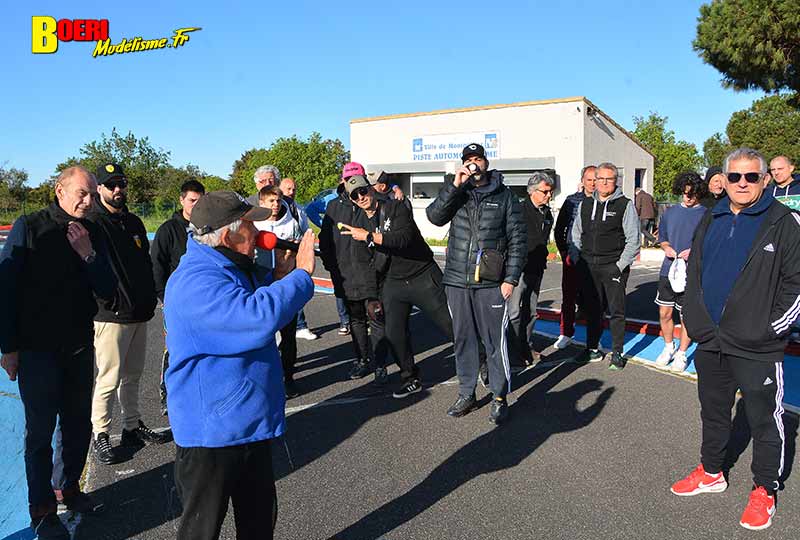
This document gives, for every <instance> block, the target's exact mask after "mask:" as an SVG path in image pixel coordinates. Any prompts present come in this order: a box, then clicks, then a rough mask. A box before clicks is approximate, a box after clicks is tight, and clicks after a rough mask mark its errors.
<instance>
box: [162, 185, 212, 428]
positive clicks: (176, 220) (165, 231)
mask: <svg viewBox="0 0 800 540" xmlns="http://www.w3.org/2000/svg"><path fill="white" fill-rule="evenodd" d="M205 192H206V188H205V187H204V186H203V184H201V183H200V182H198V181H197V180H187V181H186V182H184V183H183V185H181V196H180V203H181V209H180V211H178V212H175V213H174V214H172V217H171V218H170V219H168V220H167V221H165V222H164V223H162V224H161V226H160V227H159V228H158V230H157V231H156V235H155V238H153V244H152V245H151V246H150V258H151V259H152V261H153V281H155V284H156V296H158V299H159V300H161V303H162V304H163V303H164V290H165V289H166V288H167V280H168V279H169V276H171V275H172V272H174V271H175V269H176V268H177V267H178V263H179V262H180V261H181V257H183V254H184V253H186V241H187V240H188V239H189V220H190V219H191V217H192V208H194V205H195V204H197V201H199V200H200V197H202V196H203V195H204V194H205ZM164 333H165V334H166V328H165V329H164ZM168 367H169V351H168V350H167V349H166V347H164V355H163V356H162V357H161V382H160V384H159V388H158V391H159V394H160V395H161V414H163V415H166V414H167V385H166V384H164V374H165V373H166V372H167V368H168Z"/></svg>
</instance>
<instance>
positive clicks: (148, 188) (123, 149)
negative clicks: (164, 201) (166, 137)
mask: <svg viewBox="0 0 800 540" xmlns="http://www.w3.org/2000/svg"><path fill="white" fill-rule="evenodd" d="M169 157H170V153H169V152H167V151H165V150H163V149H161V148H154V147H153V146H152V145H151V144H150V140H149V139H148V138H147V137H142V138H141V139H139V138H137V137H136V136H135V135H134V134H133V133H131V132H128V134H127V135H124V136H123V135H120V134H119V133H117V129H116V128H113V129H112V130H111V135H110V136H108V137H107V136H106V135H105V133H102V134H101V135H100V140H99V141H92V142H90V143H87V144H85V145H83V146H82V147H81V149H80V157H71V158H69V159H68V160H66V161H65V162H64V163H60V164H59V165H58V166H57V167H56V170H57V171H59V172H60V171H63V170H64V169H66V168H67V167H69V166H71V165H83V166H84V167H86V168H87V169H89V170H90V171H93V172H94V171H95V169H97V167H98V166H99V165H101V164H102V163H103V162H106V161H113V162H115V163H118V164H120V165H122V168H123V169H124V170H125V176H127V177H128V182H129V184H128V199H129V200H130V202H132V203H149V202H152V201H153V200H154V199H155V198H156V197H157V195H158V193H159V185H160V182H161V177H162V175H163V174H164V173H165V171H166V170H167V167H169Z"/></svg>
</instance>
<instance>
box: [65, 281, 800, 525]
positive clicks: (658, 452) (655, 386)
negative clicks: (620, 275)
mask: <svg viewBox="0 0 800 540" xmlns="http://www.w3.org/2000/svg"><path fill="white" fill-rule="evenodd" d="M559 272H560V268H559V267H558V266H557V265H552V267H551V270H549V271H548V275H547V277H546V279H545V285H544V286H543V289H544V290H545V291H546V292H545V295H548V294H549V293H550V292H552V293H557V291H547V289H548V288H552V287H555V286H557V283H558V282H559V281H558V273H559ZM637 272H642V273H646V272H647V270H643V271H637ZM649 279H650V280H652V275H651V276H650V278H649ZM647 281H648V276H647V275H642V276H638V277H634V278H632V279H631V283H630V285H629V291H632V294H635V293H636V291H638V290H640V289H646V288H648V287H651V286H652V285H648V284H647V283H646V282H647ZM550 284H553V285H550ZM557 296H558V294H552V295H551V296H545V299H546V300H547V299H552V301H553V303H554V305H556V304H557V302H556V299H557ZM629 305H630V303H629ZM648 309H649V308H646V307H644V306H642V311H643V312H645V311H647V310H648ZM307 314H308V319H309V321H310V324H311V325H312V327H315V328H318V329H319V328H321V329H322V331H323V337H322V338H321V339H320V340H318V341H315V342H306V341H302V342H301V343H300V350H299V356H300V364H299V373H298V377H299V384H300V386H301V389H302V390H303V395H302V396H301V397H299V398H297V399H294V400H292V401H290V402H289V404H288V406H289V408H288V415H289V416H288V434H287V435H286V436H285V437H284V438H283V439H282V440H280V441H277V442H276V443H275V444H274V446H273V453H274V462H275V470H276V472H277V478H278V481H277V487H278V496H279V500H280V502H279V505H280V510H279V519H278V529H277V534H276V537H277V538H281V539H293V540H295V539H296V540H314V539H320V540H323V539H332V538H335V539H337V540H373V539H379V538H385V539H390V540H401V539H426V540H427V539H437V540H438V539H441V540H455V539H476V538H497V539H503V540H506V539H508V540H512V539H530V538H554V539H562V538H563V539H569V540H581V539H587V540H597V539H622V540H627V539H631V540H634V539H635V540H642V539H651V538H652V539H655V538H659V539H676V540H677V539H680V540H685V539H687V538H697V539H700V538H702V539H718V538H719V539H722V538H725V539H729V538H731V539H736V538H749V537H752V536H753V535H754V533H751V532H748V531H745V530H744V529H742V528H741V527H739V525H738V518H739V515H740V513H741V510H742V508H743V506H744V504H745V502H746V499H747V494H748V491H749V487H750V473H749V462H750V458H751V450H750V447H749V446H748V435H747V432H746V429H739V430H737V438H736V444H735V445H734V447H733V448H732V449H731V456H730V462H731V463H732V464H733V468H732V470H731V474H730V479H731V487H730V488H729V489H728V491H727V492H725V493H722V494H718V495H705V496H699V497H693V498H678V497H674V496H672V495H671V494H670V493H669V491H668V488H669V485H670V484H671V483H672V481H674V480H675V479H677V478H678V477H680V476H682V475H683V474H685V473H687V472H688V471H689V470H691V469H692V468H693V467H694V466H695V465H696V462H697V460H698V456H699V422H698V416H699V407H698V403H697V398H696V387H695V385H694V383H692V382H691V381H689V380H686V379H683V378H678V377H673V376H670V375H667V374H663V373H661V372H656V371H654V370H652V369H649V368H646V367H644V366H640V365H635V364H629V366H628V368H627V369H625V371H624V372H621V373H613V372H609V371H608V370H607V369H606V367H605V365H603V364H593V365H588V366H583V367H579V366H577V365H575V364H572V363H570V362H569V361H568V360H569V358H570V356H571V355H572V354H574V353H575V352H576V351H570V350H568V351H564V352H552V351H551V350H550V349H548V350H546V351H545V353H547V356H546V358H545V361H544V363H543V364H542V365H541V366H540V367H538V368H536V369H529V370H527V371H525V372H523V373H521V374H518V375H516V376H515V378H514V381H513V385H514V390H513V393H512V395H511V397H510V404H511V409H510V410H511V418H510V420H509V422H508V423H507V424H506V425H503V426H501V427H499V428H494V427H493V426H491V425H490V424H489V422H488V419H487V416H488V407H486V406H483V407H482V408H481V409H480V410H478V411H476V412H474V413H472V414H470V415H468V416H466V417H464V418H462V419H459V420H455V419H452V418H449V417H447V416H446V415H445V410H446V409H447V407H448V406H449V405H450V403H451V402H452V401H453V400H454V399H455V396H456V393H457V390H456V386H455V385H454V383H455V379H454V377H453V375H454V373H455V369H454V363H453V356H452V348H451V347H450V346H449V345H447V344H444V343H442V341H441V339H440V337H439V336H438V335H437V334H436V333H435V332H434V331H433V330H432V329H431V326H432V325H430V324H426V321H425V319H424V317H423V316H422V315H420V314H417V315H414V317H413V326H412V328H413V336H414V340H415V348H416V350H417V351H422V352H421V353H420V354H418V357H417V358H418V360H419V361H420V366H421V369H422V373H423V378H424V384H425V391H424V392H422V393H419V394H416V395H415V396H412V397H411V398H408V399H406V400H396V399H392V398H391V395H390V393H391V387H390V388H389V389H380V388H376V387H375V386H374V385H373V384H372V382H371V380H370V379H369V378H367V379H363V380H360V381H350V380H347V379H346V375H347V371H348V368H349V360H350V359H351V358H352V350H351V346H350V343H349V339H347V338H341V337H338V336H337V335H336V332H335V329H336V328H337V326H338V324H337V323H338V321H337V317H336V312H335V308H334V302H333V298H332V297H330V296H324V295H317V296H316V297H315V298H314V299H313V300H312V301H311V303H310V304H309V307H308V309H307ZM642 316H644V314H643V315H642ZM160 328H161V321H160V312H159V314H158V315H157V317H156V319H154V320H153V322H152V323H151V324H150V341H149V345H148V358H147V368H146V373H145V377H144V380H143V387H142V401H143V405H144V407H143V409H144V414H145V421H146V422H148V423H149V424H151V425H153V426H165V425H166V422H167V420H166V418H163V417H161V416H158V399H157V395H158V392H157V380H158V361H159V358H160V352H161V347H162V344H163V340H162V338H161V336H160ZM541 345H542V346H545V345H547V343H546V342H543V343H542V344H541ZM390 373H391V384H392V385H395V384H396V383H397V374H396V369H395V370H393V371H391V372H390ZM478 392H479V397H482V398H484V401H483V403H484V405H485V404H486V399H485V398H486V395H485V391H484V390H483V389H482V388H480V387H479V389H478ZM737 412H738V414H737V425H739V426H740V427H742V426H743V424H742V422H741V420H742V419H743V414H742V413H743V411H737ZM786 425H787V430H786V431H787V441H788V444H787V459H786V463H787V472H786V476H787V478H788V479H787V480H786V490H785V491H783V492H782V493H781V494H780V499H779V509H778V514H777V517H776V520H775V524H774V525H773V527H772V528H771V529H769V530H767V531H764V532H762V533H759V534H758V536H759V538H764V539H779V538H780V539H785V538H794V537H796V536H797V531H798V530H800V491H798V489H797V486H796V482H793V481H792V480H793V478H794V477H793V476H792V469H794V468H795V467H796V465H797V464H798V458H797V456H796V454H795V440H796V437H797V417H795V416H791V415H787V416H786ZM173 457H174V445H173V444H168V445H164V446H160V447H147V448H145V449H143V450H141V451H139V452H137V453H136V454H135V455H133V456H131V459H130V460H128V461H126V462H125V463H121V464H118V465H115V466H110V467H109V466H100V465H97V464H96V463H94V462H92V463H91V464H90V466H89V468H88V474H87V484H88V487H89V488H90V489H91V490H92V491H94V493H95V495H96V496H97V497H98V498H100V499H102V500H104V501H105V502H106V504H107V505H108V509H107V511H106V513H105V515H104V516H102V517H98V518H94V519H86V520H84V521H83V522H82V524H81V526H80V528H79V534H78V538H85V539H98V540H100V539H124V538H146V539H162V538H163V539H167V538H174V537H175V530H176V526H177V523H178V518H179V515H180V511H181V510H180V503H179V501H178V500H177V498H176V497H175V491H174V488H173V472H172V467H173ZM265 515H266V513H265ZM232 521H233V520H232V515H230V514H229V516H228V519H227V520H226V523H225V526H224V534H223V537H224V538H230V539H232V538H235V535H234V532H233V529H232ZM265 524H266V521H265Z"/></svg>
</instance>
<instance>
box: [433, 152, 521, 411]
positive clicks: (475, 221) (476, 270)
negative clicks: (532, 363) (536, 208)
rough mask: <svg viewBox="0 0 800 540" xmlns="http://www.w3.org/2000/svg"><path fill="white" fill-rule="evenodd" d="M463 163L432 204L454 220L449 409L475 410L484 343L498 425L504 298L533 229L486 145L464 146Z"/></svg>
mask: <svg viewBox="0 0 800 540" xmlns="http://www.w3.org/2000/svg"><path fill="white" fill-rule="evenodd" d="M461 163H462V166H461V167H460V168H459V169H458V170H456V172H455V176H454V178H453V180H452V181H449V180H445V184H444V187H443V188H442V189H441V190H440V191H439V195H438V196H437V197H436V199H435V200H434V201H433V202H432V203H431V204H430V206H428V208H427V210H426V213H427V215H428V219H429V220H430V222H431V223H433V224H434V225H437V226H443V225H445V224H447V223H450V233H449V239H448V241H447V259H446V263H445V269H444V278H443V280H442V281H443V283H444V285H445V291H446V294H447V304H448V306H449V308H450V312H451V313H452V315H453V334H454V336H455V341H454V343H453V348H454V350H455V356H456V372H457V373H458V380H459V396H458V399H456V401H455V403H453V405H452V406H451V407H450V409H449V410H448V411H447V414H449V415H450V416H453V417H456V418H457V417H461V416H464V415H465V414H467V413H469V412H470V411H472V410H473V409H474V408H475V405H476V399H475V385H476V382H477V378H478V365H479V355H480V353H479V350H480V343H481V342H483V345H484V346H485V347H486V357H487V364H488V368H489V387H490V389H491V391H492V394H493V396H494V399H493V400H492V406H491V409H490V413H489V419H490V421H491V422H492V423H494V424H500V423H501V422H503V421H504V420H505V419H506V417H507V416H508V404H507V402H506V394H507V393H508V391H509V387H510V383H511V368H510V366H509V358H508V347H507V337H506V331H507V328H508V313H507V311H506V300H508V298H509V297H510V296H511V293H512V292H513V290H514V287H515V286H516V285H517V284H518V283H519V277H520V274H521V273H522V267H523V265H524V263H525V257H526V256H527V235H526V230H525V222H524V221H523V219H522V212H521V207H520V204H519V201H518V200H517V197H516V196H515V195H514V194H513V193H512V192H511V190H510V189H508V187H506V186H505V185H503V175H502V174H500V171H497V170H489V161H488V160H487V159H486V152H485V151H484V149H483V146H481V145H480V144H477V143H472V144H468V145H467V146H465V147H464V149H463V151H462V152H461Z"/></svg>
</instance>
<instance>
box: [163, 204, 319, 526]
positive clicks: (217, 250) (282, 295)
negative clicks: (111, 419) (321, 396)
mask: <svg viewBox="0 0 800 540" xmlns="http://www.w3.org/2000/svg"><path fill="white" fill-rule="evenodd" d="M269 214H270V211H269V210H268V209H266V208H258V207H253V206H251V205H250V204H248V203H247V202H246V201H245V200H244V199H243V198H242V197H241V196H239V195H238V194H236V193H234V192H232V191H218V192H213V193H209V194H208V195H206V196H205V197H203V198H202V199H200V201H199V202H198V203H197V205H196V206H195V208H194V210H193V211H192V218H191V222H190V223H191V228H192V232H193V236H192V237H191V238H190V239H189V240H188V243H187V249H186V254H185V255H184V256H183V258H182V259H181V262H180V264H179V265H178V268H177V269H176V270H175V272H174V273H173V274H172V276H170V279H169V281H168V282H167V288H166V294H165V302H164V305H165V308H164V317H165V319H166V324H167V327H168V328H169V333H168V334H167V348H168V349H169V351H170V366H169V369H168V370H167V374H166V382H167V396H168V398H167V399H168V406H169V411H170V421H171V423H172V429H173V433H174V436H175V443H176V445H177V453H176V457H175V484H176V487H177V490H178V495H179V496H180V498H181V500H182V502H183V516H182V518H181V524H180V529H179V530H178V539H189V538H191V539H193V540H194V539H216V538H218V537H219V533H220V528H221V526H222V522H223V520H224V518H225V514H226V512H227V510H228V503H229V500H231V501H232V502H233V508H234V512H235V513H236V529H237V536H236V537H237V538H240V539H256V538H258V539H265V538H266V539H271V538H272V530H273V527H274V524H275V519H276V517H277V502H276V497H275V481H274V476H273V472H272V457H271V452H270V440H271V439H273V438H275V437H279V436H280V435H282V434H283V432H284V429H285V416H284V407H285V401H286V398H285V394H284V389H283V370H282V367H281V359H280V355H279V354H278V348H277V346H276V344H275V337H274V336H275V333H276V332H277V331H278V330H279V329H280V328H283V327H284V326H286V324H287V323H288V322H289V321H290V320H291V319H292V318H293V317H294V316H295V315H296V314H297V312H298V311H300V309H301V308H302V307H303V305H305V304H306V302H308V301H309V300H310V299H311V297H312V296H313V294H314V284H313V282H312V280H311V274H312V273H313V271H314V251H313V248H314V235H313V233H312V232H310V231H309V232H307V233H306V235H305V236H304V237H303V241H302V242H301V244H300V247H299V250H298V253H297V258H296V261H297V269H295V270H291V271H289V270H290V268H288V266H289V265H288V263H287V262H286V258H285V257H281V256H280V254H276V255H278V257H276V258H277V259H278V260H279V261H282V263H281V264H278V266H277V268H275V270H274V271H273V273H274V274H275V275H274V276H273V275H270V276H267V278H266V279H262V278H260V277H259V276H258V271H257V267H256V265H255V264H254V262H253V258H254V256H255V243H256V237H257V232H258V231H257V230H256V228H255V226H254V225H253V223H252V222H253V221H260V220H263V219H266V218H267V217H269ZM273 277H274V278H281V279H280V280H279V281H273ZM269 509H272V515H271V516H270V515H269V513H266V514H265V510H266V511H267V512H269Z"/></svg>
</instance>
